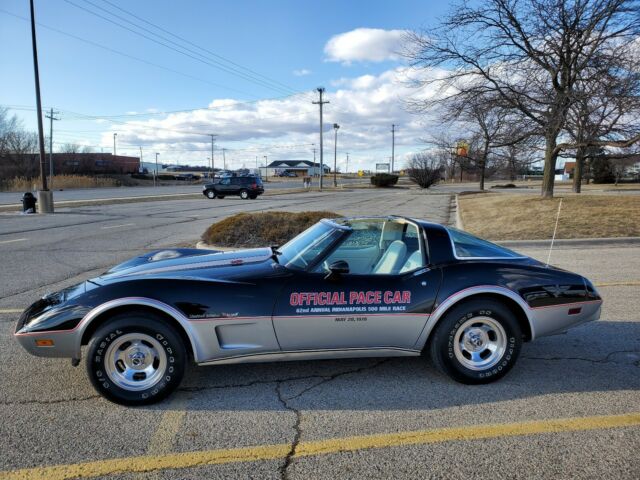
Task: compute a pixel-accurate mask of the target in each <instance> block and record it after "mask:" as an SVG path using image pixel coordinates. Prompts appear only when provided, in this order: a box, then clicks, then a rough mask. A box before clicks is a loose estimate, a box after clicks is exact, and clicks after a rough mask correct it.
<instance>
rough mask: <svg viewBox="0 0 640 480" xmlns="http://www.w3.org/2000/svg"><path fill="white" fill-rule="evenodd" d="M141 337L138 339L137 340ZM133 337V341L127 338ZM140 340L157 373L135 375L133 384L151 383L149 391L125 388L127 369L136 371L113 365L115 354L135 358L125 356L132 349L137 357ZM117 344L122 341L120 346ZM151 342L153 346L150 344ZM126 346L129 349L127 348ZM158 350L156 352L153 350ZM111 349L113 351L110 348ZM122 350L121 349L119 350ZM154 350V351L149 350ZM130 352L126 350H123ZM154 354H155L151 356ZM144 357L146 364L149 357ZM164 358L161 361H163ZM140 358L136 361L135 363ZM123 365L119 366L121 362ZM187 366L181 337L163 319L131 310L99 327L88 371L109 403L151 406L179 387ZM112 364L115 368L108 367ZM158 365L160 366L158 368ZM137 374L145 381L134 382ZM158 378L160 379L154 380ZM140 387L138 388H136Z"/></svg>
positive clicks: (90, 355)
mask: <svg viewBox="0 0 640 480" xmlns="http://www.w3.org/2000/svg"><path fill="white" fill-rule="evenodd" d="M136 335H138V336H139V337H136ZM128 338H131V339H132V341H128V340H127V339H128ZM135 338H141V339H142V340H141V342H140V343H139V344H140V345H141V348H143V349H146V350H145V352H147V353H148V358H149V367H151V370H152V371H153V372H154V373H153V374H152V378H151V379H149V380H147V379H146V376H147V373H146V372H145V371H139V372H136V373H134V374H133V377H134V379H133V381H132V380H129V381H130V382H132V383H134V382H136V381H141V382H145V381H147V382H151V381H153V383H150V384H149V386H148V388H144V387H145V384H144V383H141V384H140V385H139V386H138V385H135V386H134V387H133V388H126V387H123V386H122V385H121V384H120V382H122V381H123V380H122V379H123V378H124V376H120V375H119V374H122V373H123V371H125V369H128V370H129V371H134V369H135V368H139V367H131V366H126V365H125V364H124V362H123V360H118V361H115V362H110V360H109V359H110V358H113V355H118V354H121V355H122V356H123V357H125V358H127V357H128V358H129V359H130V360H128V361H131V359H133V355H131V354H128V355H125V353H124V352H127V351H128V350H131V351H133V352H134V355H135V354H136V353H138V351H136V350H135V348H137V347H135V345H136V340H135ZM118 342H123V343H122V345H120V346H119V345H118ZM151 342H152V343H151ZM127 343H128V344H129V347H127ZM154 346H155V347H156V349H154V348H152V347H154ZM110 347H111V348H110ZM118 347H120V348H118ZM150 347H151V348H150ZM125 348H126V349H127V350H124V349H125ZM151 352H155V353H156V354H151ZM142 358H143V359H144V361H146V356H145V355H144V354H143V355H142ZM161 358H162V360H160V359H161ZM135 360H138V361H140V360H139V359H133V361H135ZM118 362H120V363H118ZM186 363H187V352H186V349H185V346H184V344H183V341H182V339H181V337H180V335H179V334H178V333H177V332H176V331H175V329H174V328H173V327H172V326H171V325H169V324H168V323H167V322H166V321H165V320H164V319H163V318H161V317H159V316H156V315H153V314H151V313H147V312H139V311H132V312H127V313H122V314H119V315H116V316H114V317H113V318H111V319H110V320H109V321H108V322H107V323H106V324H105V325H103V326H102V327H100V328H99V329H98V330H97V331H96V332H95V334H94V335H93V337H92V338H91V341H90V342H89V349H88V352H87V372H88V374H89V378H90V379H91V383H92V384H93V386H94V388H95V389H96V390H97V391H98V393H100V394H101V395H102V396H104V397H105V398H106V399H107V400H110V401H112V402H115V403H119V404H121V405H129V406H136V405H149V404H152V403H156V402H159V401H160V400H162V399H163V398H165V397H166V396H167V395H169V394H170V393H171V392H172V391H173V390H175V389H176V387H178V385H180V382H181V380H182V376H183V375H184V370H185V366H186ZM109 364H111V365H112V366H109ZM156 365H157V367H156ZM136 375H140V376H142V375H144V377H145V378H142V379H141V378H138V379H135V376H136ZM156 377H157V380H154V379H155V378H156ZM137 388H139V389H137Z"/></svg>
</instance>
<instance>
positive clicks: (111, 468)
mask: <svg viewBox="0 0 640 480" xmlns="http://www.w3.org/2000/svg"><path fill="white" fill-rule="evenodd" d="M634 426H640V413H628V414H623V415H604V416H594V417H573V418H557V419H547V420H535V421H528V422H518V423H506V424H492V425H471V426H464V427H454V428H436V429H431V430H418V431H409V432H397V433H382V434H378V435H361V436H356V437H344V438H334V439H329V440H317V441H310V442H300V443H299V444H298V447H297V449H296V454H295V457H309V456H318V455H328V454H332V453H341V452H353V451H357V450H364V449H373V448H387V447H399V446H407V445H424V444H430V443H442V442H454V441H469V440H480V439H487V438H499V437H518V436H523V435H536V434H544V433H560V432H581V431H588V430H598V429H605V428H621V427H634ZM290 448H291V446H290V445H289V444H278V445H259V446H253V447H242V448H231V449H224V450H206V451H196V452H183V453H173V454H165V455H145V456H140V457H129V458H114V459H108V460H97V461H92V462H85V463H75V464H70V465H55V466H50V467H35V468H26V469H22V470H12V471H5V472H0V480H18V479H34V480H38V479H40V480H66V479H71V478H93V477H99V476H103V475H116V474H127V473H139V472H152V471H158V470H166V469H180V468H192V467H201V466H205V465H221V464H227V463H240V462H256V461H260V460H275V459H281V458H284V457H286V455H287V454H288V452H289V449H290Z"/></svg>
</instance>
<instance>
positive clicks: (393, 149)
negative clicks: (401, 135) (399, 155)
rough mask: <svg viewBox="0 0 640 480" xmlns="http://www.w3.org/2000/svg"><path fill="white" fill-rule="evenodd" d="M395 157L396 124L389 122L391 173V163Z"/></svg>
mask: <svg viewBox="0 0 640 480" xmlns="http://www.w3.org/2000/svg"><path fill="white" fill-rule="evenodd" d="M395 159H396V126H395V124H391V173H393V164H394V162H395Z"/></svg>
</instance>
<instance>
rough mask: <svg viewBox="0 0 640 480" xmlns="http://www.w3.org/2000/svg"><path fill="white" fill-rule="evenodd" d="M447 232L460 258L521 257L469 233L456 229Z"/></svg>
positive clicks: (449, 229)
mask: <svg viewBox="0 0 640 480" xmlns="http://www.w3.org/2000/svg"><path fill="white" fill-rule="evenodd" d="M447 231H448V232H449V237H450V238H451V243H452V244H453V248H454V251H455V254H456V257H458V258H483V257H484V258H517V257H520V256H521V255H520V254H519V253H516V252H514V251H513V250H509V249H508V248H504V247H501V246H500V245H496V244H495V243H491V242H488V241H487V240H482V239H481V238H478V237H474V236H473V235H471V234H469V233H467V232H463V231H461V230H457V229H455V228H448V229H447Z"/></svg>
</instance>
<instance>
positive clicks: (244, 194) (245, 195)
mask: <svg viewBox="0 0 640 480" xmlns="http://www.w3.org/2000/svg"><path fill="white" fill-rule="evenodd" d="M240 198H241V199H243V200H247V199H248V198H249V190H245V189H242V190H240Z"/></svg>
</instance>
